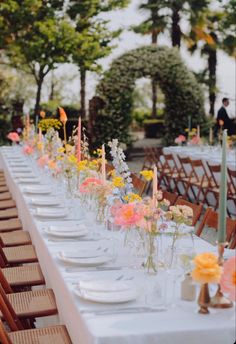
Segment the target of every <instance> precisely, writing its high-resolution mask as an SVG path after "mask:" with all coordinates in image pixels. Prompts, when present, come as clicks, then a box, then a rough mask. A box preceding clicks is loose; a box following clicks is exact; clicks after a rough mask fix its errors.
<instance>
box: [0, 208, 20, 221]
mask: <svg viewBox="0 0 236 344" xmlns="http://www.w3.org/2000/svg"><path fill="white" fill-rule="evenodd" d="M17 216H18V210H17V208H10V209H6V210H1V211H0V220H7V219H11V218H14V217H17Z"/></svg>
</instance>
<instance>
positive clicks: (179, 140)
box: [175, 135, 186, 143]
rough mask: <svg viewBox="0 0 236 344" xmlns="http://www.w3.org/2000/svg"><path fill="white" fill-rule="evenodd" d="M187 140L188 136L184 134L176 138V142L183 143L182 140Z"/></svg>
mask: <svg viewBox="0 0 236 344" xmlns="http://www.w3.org/2000/svg"><path fill="white" fill-rule="evenodd" d="M185 141H186V137H185V136H184V135H179V136H178V137H176V139H175V143H182V142H185Z"/></svg>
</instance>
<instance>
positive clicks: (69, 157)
mask: <svg viewBox="0 0 236 344" xmlns="http://www.w3.org/2000/svg"><path fill="white" fill-rule="evenodd" d="M68 161H69V162H70V163H71V164H74V165H77V157H76V156H75V155H74V154H71V155H69V156H68Z"/></svg>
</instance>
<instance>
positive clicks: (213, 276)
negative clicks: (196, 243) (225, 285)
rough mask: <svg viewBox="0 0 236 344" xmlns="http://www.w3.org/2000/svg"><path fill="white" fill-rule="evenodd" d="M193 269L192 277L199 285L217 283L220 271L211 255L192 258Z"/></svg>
mask: <svg viewBox="0 0 236 344" xmlns="http://www.w3.org/2000/svg"><path fill="white" fill-rule="evenodd" d="M193 262H194V265H195V268H194V270H193V271H192V277H193V279H194V280H195V281H197V282H199V283H218V282H219V281H220V277H221V273H222V269H221V267H220V266H219V264H218V258H217V257H216V256H215V255H214V254H213V253H201V254H198V255H197V256H196V257H195V258H194V261H193Z"/></svg>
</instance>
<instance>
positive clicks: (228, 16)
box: [220, 0, 236, 58]
mask: <svg viewBox="0 0 236 344" xmlns="http://www.w3.org/2000/svg"><path fill="white" fill-rule="evenodd" d="M223 10H224V13H225V16H224V18H223V20H222V21H221V23H220V28H221V33H222V49H224V50H225V51H226V53H227V54H229V55H230V56H232V57H234V58H236V35H235V32H236V0H229V1H227V3H226V4H225V5H224V6H223Z"/></svg>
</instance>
